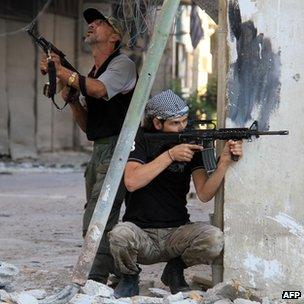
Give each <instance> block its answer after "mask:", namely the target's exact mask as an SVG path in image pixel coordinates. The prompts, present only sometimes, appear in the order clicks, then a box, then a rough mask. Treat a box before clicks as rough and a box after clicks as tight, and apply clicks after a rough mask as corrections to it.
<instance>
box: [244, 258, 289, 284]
mask: <svg viewBox="0 0 304 304" xmlns="http://www.w3.org/2000/svg"><path fill="white" fill-rule="evenodd" d="M243 265H244V266H245V268H246V269H247V270H249V271H252V272H257V273H258V274H260V275H263V277H264V279H265V280H273V281H277V280H279V279H281V278H282V277H283V267H282V265H281V263H279V262H278V261H277V260H264V259H261V258H259V257H257V256H254V255H253V254H251V253H248V252H247V257H246V258H245V260H244V262H243Z"/></svg>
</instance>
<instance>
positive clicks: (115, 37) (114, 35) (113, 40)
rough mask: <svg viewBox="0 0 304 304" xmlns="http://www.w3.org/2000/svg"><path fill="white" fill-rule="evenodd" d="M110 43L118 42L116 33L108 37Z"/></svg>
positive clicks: (118, 38)
mask: <svg viewBox="0 0 304 304" xmlns="http://www.w3.org/2000/svg"><path fill="white" fill-rule="evenodd" d="M110 41H111V42H113V43H116V42H117V41H120V36H119V35H118V34H116V33H113V34H112V35H111V37H110Z"/></svg>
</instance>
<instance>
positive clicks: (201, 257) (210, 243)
mask: <svg viewBox="0 0 304 304" xmlns="http://www.w3.org/2000/svg"><path fill="white" fill-rule="evenodd" d="M196 224H197V227H196V229H195V231H196V237H195V238H194V239H193V240H192V243H191V245H190V247H189V248H187V249H186V251H185V252H184V254H183V259H184V261H185V263H186V264H187V265H188V266H192V265H196V264H201V263H204V264H210V263H211V262H212V261H213V260H214V259H215V258H216V257H217V256H219V255H220V253H221V251H222V249H223V245H224V235H223V232H222V231H221V230H220V229H219V228H217V227H215V226H211V225H204V224H201V225H200V223H196Z"/></svg>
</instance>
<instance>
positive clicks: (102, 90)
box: [57, 67, 107, 98]
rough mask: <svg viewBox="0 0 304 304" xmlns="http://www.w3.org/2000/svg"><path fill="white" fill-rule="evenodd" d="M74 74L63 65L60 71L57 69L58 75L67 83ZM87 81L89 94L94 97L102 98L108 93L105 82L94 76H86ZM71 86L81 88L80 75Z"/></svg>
mask: <svg viewBox="0 0 304 304" xmlns="http://www.w3.org/2000/svg"><path fill="white" fill-rule="evenodd" d="M71 74H72V71H70V70H68V69H66V68H64V67H61V68H60V70H59V71H57V77H58V78H59V79H60V81H61V82H62V83H63V84H64V85H66V84H67V83H68V80H69V78H70V76H71ZM85 83H86V90H87V94H88V95H89V96H91V97H94V98H102V97H105V96H106V95H107V90H106V87H105V86H104V84H103V83H102V82H101V81H99V80H97V79H93V78H89V77H86V78H85ZM71 86H72V87H73V88H75V89H77V90H80V86H79V77H78V75H77V76H76V78H75V81H74V82H73V83H72V84H71Z"/></svg>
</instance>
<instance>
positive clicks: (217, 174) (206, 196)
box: [198, 163, 229, 202]
mask: <svg viewBox="0 0 304 304" xmlns="http://www.w3.org/2000/svg"><path fill="white" fill-rule="evenodd" d="M228 167H229V166H228V165H226V164H221V163H219V165H218V167H217V169H216V170H215V171H214V172H213V174H212V175H211V176H210V177H209V178H208V179H207V181H206V182H205V183H204V185H203V187H202V188H201V189H199V193H198V196H199V198H200V200H201V201H203V202H208V201H210V200H211V199H212V198H213V197H214V196H215V194H216V192H217V190H218V188H219V187H220V185H221V183H222V181H223V179H224V176H225V174H226V172H227V169H228Z"/></svg>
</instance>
